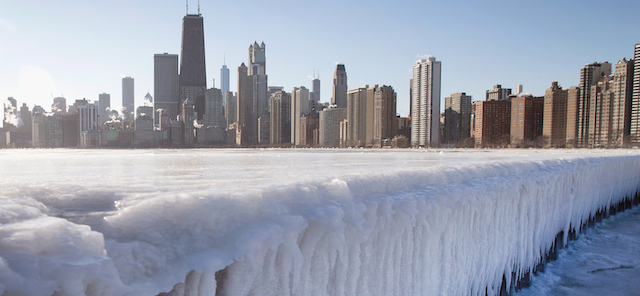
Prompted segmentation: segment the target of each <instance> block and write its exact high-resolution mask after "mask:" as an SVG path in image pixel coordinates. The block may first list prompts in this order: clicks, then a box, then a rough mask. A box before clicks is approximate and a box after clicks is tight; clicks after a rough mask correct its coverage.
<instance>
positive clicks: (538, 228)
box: [169, 156, 640, 295]
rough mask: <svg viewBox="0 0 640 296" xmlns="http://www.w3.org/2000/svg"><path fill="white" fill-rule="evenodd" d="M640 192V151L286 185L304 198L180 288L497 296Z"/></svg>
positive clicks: (283, 207) (237, 238) (239, 239)
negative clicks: (222, 262)
mask: <svg viewBox="0 0 640 296" xmlns="http://www.w3.org/2000/svg"><path fill="white" fill-rule="evenodd" d="M639 186H640V159H639V158H638V157H637V156H614V157H603V156H597V157H589V158H577V159H571V160H547V161H531V162H523V161H520V162H504V163H495V164H490V165H485V164H483V165H475V166H471V167H465V168H450V169H447V168H444V169H443V168H439V169H438V170H429V169H426V170H425V171H423V172H415V171H412V172H406V173H402V172H401V173H393V174H386V175H385V174H379V175H376V176H373V177H366V178H365V177H360V178H349V179H344V180H339V179H335V180H332V181H330V182H325V183H317V184H312V185H308V184H307V185H304V186H302V185H301V186H297V187H292V188H284V189H281V190H279V191H278V192H277V193H280V194H284V195H291V196H293V197H297V200H298V201H296V202H290V203H280V204H278V205H277V210H274V211H273V212H272V215H268V216H265V217H263V218H262V220H261V221H260V222H261V223H262V224H261V225H260V227H250V226H247V227H246V230H247V233H238V234H236V235H234V236H233V238H234V240H233V241H229V242H228V243H229V244H232V245H233V246H235V247H237V248H235V249H234V251H233V252H229V253H231V254H229V255H230V256H231V257H233V260H232V261H230V262H228V264H227V266H226V267H225V268H223V269H209V270H204V269H203V270H199V271H192V272H190V273H189V275H188V276H187V277H186V281H185V282H184V283H180V284H177V285H176V286H175V287H174V290H173V291H172V292H173V293H178V294H180V295H182V293H184V295H208V294H210V293H211V291H212V289H213V286H212V284H214V285H215V283H212V282H213V281H214V279H215V281H217V287H216V288H215V289H216V294H217V295H468V294H470V292H471V294H472V295H485V293H487V294H488V295H496V294H499V292H500V288H501V286H502V285H503V277H504V275H507V276H508V275H510V274H514V275H516V276H518V277H522V276H524V275H526V274H530V273H531V272H532V271H533V270H534V268H536V266H537V265H538V264H539V263H540V262H541V261H543V260H544V259H545V254H546V253H547V251H548V250H550V249H551V248H552V247H553V245H554V243H555V242H556V235H557V234H558V233H560V232H562V233H563V234H564V236H563V237H562V238H561V240H562V241H563V243H564V242H566V241H567V236H568V235H569V234H570V233H575V232H577V231H579V230H580V227H584V226H583V225H586V223H587V221H589V220H590V219H593V217H595V216H596V214H597V213H598V212H599V211H600V212H601V209H603V208H605V210H608V209H607V207H609V206H610V205H612V204H617V203H619V202H621V201H623V200H624V199H625V198H626V197H629V196H631V195H633V194H635V192H636V191H637V189H638V188H639ZM509 285H510V282H509V281H507V287H506V288H507V289H510V288H511V287H509ZM503 288H504V287H503ZM169 294H171V293H169Z"/></svg>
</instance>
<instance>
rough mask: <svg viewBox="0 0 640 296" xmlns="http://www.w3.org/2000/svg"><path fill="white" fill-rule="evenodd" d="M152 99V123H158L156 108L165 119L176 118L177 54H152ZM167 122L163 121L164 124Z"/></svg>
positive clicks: (177, 104)
mask: <svg viewBox="0 0 640 296" xmlns="http://www.w3.org/2000/svg"><path fill="white" fill-rule="evenodd" d="M153 95H154V96H155V100H154V101H153V109H154V123H155V124H156V125H159V124H160V117H159V116H158V114H157V112H158V110H161V109H162V111H161V113H162V114H164V115H165V116H166V117H165V118H166V120H168V119H169V118H171V119H174V120H175V119H176V116H178V113H179V110H180V83H179V79H178V55H177V54H168V53H163V54H154V55H153ZM167 124H168V122H166V121H165V122H164V124H163V126H166V125H167Z"/></svg>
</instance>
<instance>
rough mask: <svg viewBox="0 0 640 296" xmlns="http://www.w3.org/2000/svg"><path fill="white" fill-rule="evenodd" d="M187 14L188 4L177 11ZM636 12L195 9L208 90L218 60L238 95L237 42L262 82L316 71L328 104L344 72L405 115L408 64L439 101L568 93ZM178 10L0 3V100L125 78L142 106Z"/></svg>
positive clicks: (205, 0) (243, 2) (603, 6)
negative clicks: (256, 60) (433, 75)
mask: <svg viewBox="0 0 640 296" xmlns="http://www.w3.org/2000/svg"><path fill="white" fill-rule="evenodd" d="M197 6H198V2H197V1H195V0H191V1H189V13H192V14H193V13H197ZM639 9H640V1H637V0H613V1H592V0H583V1H574V0H565V1H530V0H527V1H525V0H496V1H494V0H490V1H477V0H468V1H467V0H460V1H458V0H453V1H425V0H422V1H400V2H392V1H377V0H374V1H366V2H365V1H359V0H357V1H338V0H327V1H308V0H298V1H289V0H275V1H247V0H237V1H209V0H201V1H200V13H201V14H202V16H203V18H204V34H205V51H206V67H207V87H212V86H213V82H214V79H215V83H216V84H215V87H218V88H219V87H220V68H221V67H222V65H223V64H224V63H226V65H227V67H228V68H229V69H230V74H231V75H230V80H231V82H230V88H231V90H232V91H236V89H237V68H238V66H239V65H240V64H241V63H243V62H244V63H246V62H247V58H248V48H249V46H250V45H251V44H253V42H254V41H257V42H258V43H261V42H264V43H265V44H266V57H267V65H266V67H267V69H266V70H267V75H268V82H269V85H270V86H283V87H285V90H287V91H290V90H291V89H292V88H293V87H300V86H305V87H307V88H309V89H310V88H311V80H312V77H313V75H314V71H315V73H316V75H319V79H320V80H321V101H324V102H328V101H330V99H331V90H332V79H333V72H334V70H335V65H336V63H343V64H345V67H346V71H347V83H348V87H349V89H351V88H356V87H358V86H361V85H370V86H373V85H376V84H378V85H390V86H392V87H393V88H394V89H395V91H396V93H397V97H398V100H397V112H398V113H399V114H400V115H401V116H403V117H404V116H407V115H408V113H409V79H410V78H411V76H412V66H413V63H414V62H415V61H416V60H418V59H420V58H424V57H425V56H428V55H430V56H434V57H435V58H436V59H437V60H438V61H441V62H442V96H441V97H442V98H441V99H442V100H444V97H446V96H449V95H450V94H452V93H456V92H466V93H467V95H471V96H472V97H473V100H484V98H485V93H486V90H488V89H491V88H492V87H493V85H494V84H501V85H502V86H503V87H506V88H512V89H514V91H515V88H516V85H518V84H523V86H524V91H525V92H528V93H531V94H533V95H535V96H542V95H544V91H545V89H547V88H549V86H550V85H551V82H553V81H558V82H559V83H560V85H561V86H562V87H564V88H568V87H571V86H577V85H578V81H579V73H580V68H581V67H583V66H584V65H585V64H588V63H591V62H596V61H597V62H604V61H608V62H610V63H612V64H615V63H616V62H618V61H619V60H621V59H622V58H627V59H630V58H632V57H633V47H634V44H636V43H640V34H638V32H639V30H638V29H639V28H640V18H638V17H637V15H635V14H634V13H636V12H637V11H638V10H639ZM185 12H186V7H185V1H178V0H170V1H169V0H158V1H122V0H111V1H79V0H77V1H76V0H58V1H39V0H33V1H16V0H5V1H0V98H2V99H5V98H7V97H14V98H15V99H16V100H17V101H18V104H19V105H20V106H21V105H22V103H26V104H27V106H29V108H32V107H33V106H34V105H41V106H43V107H44V108H45V109H46V110H49V109H50V108H51V103H52V97H57V96H64V97H65V98H67V102H68V104H71V103H72V102H73V101H74V100H76V99H82V98H86V99H87V100H91V101H94V100H97V99H98V94H101V93H109V94H110V95H111V107H112V109H119V107H120V106H121V102H122V77H125V76H131V77H133V78H134V79H135V100H136V106H139V105H142V104H143V98H144V96H145V94H146V93H147V92H149V93H151V95H153V54H155V53H164V52H167V53H174V54H179V53H180V42H181V29H182V17H184V15H185ZM441 105H442V106H443V105H444V104H441Z"/></svg>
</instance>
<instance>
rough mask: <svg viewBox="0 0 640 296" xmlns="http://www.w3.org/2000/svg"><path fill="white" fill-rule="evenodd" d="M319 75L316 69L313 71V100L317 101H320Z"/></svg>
mask: <svg viewBox="0 0 640 296" xmlns="http://www.w3.org/2000/svg"><path fill="white" fill-rule="evenodd" d="M318 76H319V75H318ZM318 76H316V73H315V71H313V80H312V81H311V101H312V102H315V103H317V102H320V79H318Z"/></svg>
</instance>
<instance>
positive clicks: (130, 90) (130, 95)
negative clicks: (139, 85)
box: [122, 77, 135, 123]
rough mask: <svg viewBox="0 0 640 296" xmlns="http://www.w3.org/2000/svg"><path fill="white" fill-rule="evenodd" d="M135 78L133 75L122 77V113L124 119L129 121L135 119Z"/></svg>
mask: <svg viewBox="0 0 640 296" xmlns="http://www.w3.org/2000/svg"><path fill="white" fill-rule="evenodd" d="M134 99H135V95H134V80H133V78H131V77H124V78H122V115H123V117H124V121H125V122H127V123H129V122H132V121H133V119H134V118H133V112H134V111H135V107H134Z"/></svg>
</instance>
